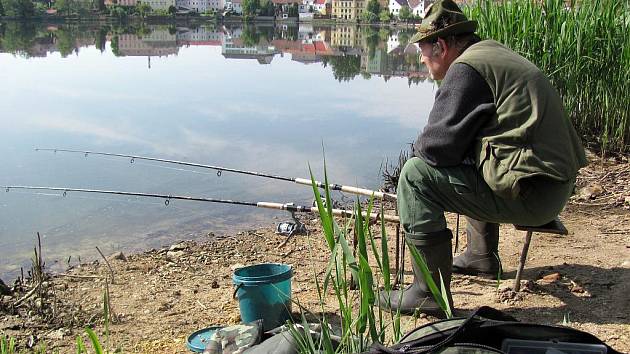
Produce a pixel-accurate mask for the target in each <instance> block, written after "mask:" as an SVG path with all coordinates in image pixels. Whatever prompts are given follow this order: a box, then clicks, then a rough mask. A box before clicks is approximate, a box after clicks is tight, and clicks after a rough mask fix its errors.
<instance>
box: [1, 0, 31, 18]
mask: <svg viewBox="0 0 630 354" xmlns="http://www.w3.org/2000/svg"><path fill="white" fill-rule="evenodd" d="M3 1H4V4H3V7H4V13H5V15H6V16H9V17H19V18H27V17H33V15H34V14H35V7H34V6H33V2H32V1H31V0H3Z"/></svg>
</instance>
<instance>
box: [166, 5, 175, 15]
mask: <svg viewBox="0 0 630 354" xmlns="http://www.w3.org/2000/svg"><path fill="white" fill-rule="evenodd" d="M168 13H169V14H171V15H175V14H176V13H177V8H176V7H175V6H173V5H171V6H169V7H168Z"/></svg>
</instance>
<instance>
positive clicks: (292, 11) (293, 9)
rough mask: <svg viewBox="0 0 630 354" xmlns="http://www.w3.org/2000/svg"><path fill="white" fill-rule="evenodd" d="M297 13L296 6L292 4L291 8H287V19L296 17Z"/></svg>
mask: <svg viewBox="0 0 630 354" xmlns="http://www.w3.org/2000/svg"><path fill="white" fill-rule="evenodd" d="M298 12H299V8H298V4H296V3H293V4H291V6H289V17H298Z"/></svg>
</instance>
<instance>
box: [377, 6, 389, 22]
mask: <svg viewBox="0 0 630 354" xmlns="http://www.w3.org/2000/svg"><path fill="white" fill-rule="evenodd" d="M378 19H379V20H380V21H381V22H383V23H387V22H389V21H390V20H391V19H392V17H391V15H390V13H389V11H387V9H384V10H382V11H381V13H380V14H379V15H378Z"/></svg>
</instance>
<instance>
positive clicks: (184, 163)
mask: <svg viewBox="0 0 630 354" xmlns="http://www.w3.org/2000/svg"><path fill="white" fill-rule="evenodd" d="M35 151H51V152H55V153H56V152H66V153H77V154H83V155H85V157H87V156H89V155H99V156H112V157H121V158H128V159H131V160H130V161H131V162H132V163H133V162H134V161H135V160H144V161H155V162H164V163H169V164H174V165H182V166H191V167H198V168H206V169H212V170H215V171H217V175H218V176H220V175H221V173H222V172H223V171H226V172H232V173H238V174H244V175H250V176H257V177H263V178H271V179H276V180H281V181H287V182H293V183H297V184H301V185H305V186H311V185H312V184H311V183H312V181H311V180H310V179H307V178H299V177H285V176H278V175H272V174H268V173H261V172H254V171H246V170H239V169H235V168H229V167H222V166H213V165H206V164H200V163H195V162H188V161H177V160H168V159H161V158H157V157H148V156H139V155H128V154H116V153H110V152H100V151H85V150H71V149H56V148H36V149H35ZM315 184H316V185H317V187H318V188H326V184H325V183H322V182H320V181H315ZM328 188H329V189H330V190H335V191H341V192H346V193H351V194H357V195H363V196H366V197H372V196H373V197H374V198H380V199H384V200H390V201H396V194H391V193H385V192H381V191H375V190H370V189H366V188H359V187H352V186H345V185H341V184H335V183H329V184H328Z"/></svg>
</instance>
